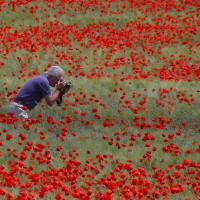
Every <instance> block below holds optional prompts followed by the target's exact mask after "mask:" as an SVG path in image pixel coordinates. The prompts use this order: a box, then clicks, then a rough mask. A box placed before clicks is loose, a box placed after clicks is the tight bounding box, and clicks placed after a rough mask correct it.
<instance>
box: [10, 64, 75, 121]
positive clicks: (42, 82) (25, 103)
mask: <svg viewBox="0 0 200 200" xmlns="http://www.w3.org/2000/svg"><path fill="white" fill-rule="evenodd" d="M63 75H64V71H63V70H62V69H61V68H60V67H59V66H52V67H50V68H49V69H48V70H47V71H46V72H45V73H44V74H41V75H39V76H36V77H34V78H32V79H30V80H28V81H27V82H25V84H24V85H23V86H22V87H21V89H20V90H19V91H18V93H17V95H16V96H15V97H14V100H13V101H12V103H11V105H10V107H9V112H10V113H14V116H15V117H16V118H24V119H28V118H29V116H28V112H29V111H30V110H32V109H33V108H34V107H35V106H36V105H37V104H38V103H39V102H40V101H41V100H42V99H43V98H44V99H45V101H46V103H47V105H48V106H52V105H53V104H54V103H55V102H56V101H57V105H61V103H62V96H63V94H65V93H66V92H68V91H69V89H70V87H72V84H71V83H67V82H66V81H65V80H63V79H61V77H62V76H63ZM55 86H57V87H56V90H55V91H54V93H51V91H50V87H55Z"/></svg>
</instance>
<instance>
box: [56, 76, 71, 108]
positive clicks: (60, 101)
mask: <svg viewBox="0 0 200 200" xmlns="http://www.w3.org/2000/svg"><path fill="white" fill-rule="evenodd" d="M62 81H63V79H60V82H62ZM72 86H73V85H72V83H70V82H68V83H67V84H66V85H65V88H67V89H70V88H71V87H72ZM64 94H65V89H63V90H62V91H61V92H60V94H59V96H58V99H57V100H56V103H57V105H58V106H61V104H62V96H63V95H64Z"/></svg>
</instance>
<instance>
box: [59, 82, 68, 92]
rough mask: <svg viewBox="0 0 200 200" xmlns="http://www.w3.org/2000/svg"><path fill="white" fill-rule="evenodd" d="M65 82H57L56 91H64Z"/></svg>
mask: <svg viewBox="0 0 200 200" xmlns="http://www.w3.org/2000/svg"><path fill="white" fill-rule="evenodd" d="M66 84H67V83H66V81H65V80H62V81H58V84H57V89H59V90H63V89H65V85H66Z"/></svg>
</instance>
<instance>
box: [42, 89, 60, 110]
mask: <svg viewBox="0 0 200 200" xmlns="http://www.w3.org/2000/svg"><path fill="white" fill-rule="evenodd" d="M59 94H60V91H59V90H58V89H56V90H55V92H54V93H53V94H51V95H49V96H46V97H45V101H46V103H47V105H48V106H52V105H53V104H54V103H55V101H56V100H57V99H58V96H59Z"/></svg>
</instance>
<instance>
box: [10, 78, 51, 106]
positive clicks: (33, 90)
mask: <svg viewBox="0 0 200 200" xmlns="http://www.w3.org/2000/svg"><path fill="white" fill-rule="evenodd" d="M50 94H51V91H50V84H49V81H48V80H47V77H46V76H45V75H44V74H42V75H40V76H36V77H34V78H32V79H30V80H28V81H27V82H26V83H25V84H24V85H23V86H22V88H21V89H20V90H19V91H18V93H17V95H16V96H15V98H14V99H15V100H16V101H20V102H22V103H23V104H24V105H26V106H27V107H28V108H29V109H33V108H34V107H35V106H36V105H37V104H38V103H39V102H40V101H41V100H42V99H43V98H44V97H46V96H48V95H50Z"/></svg>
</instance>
